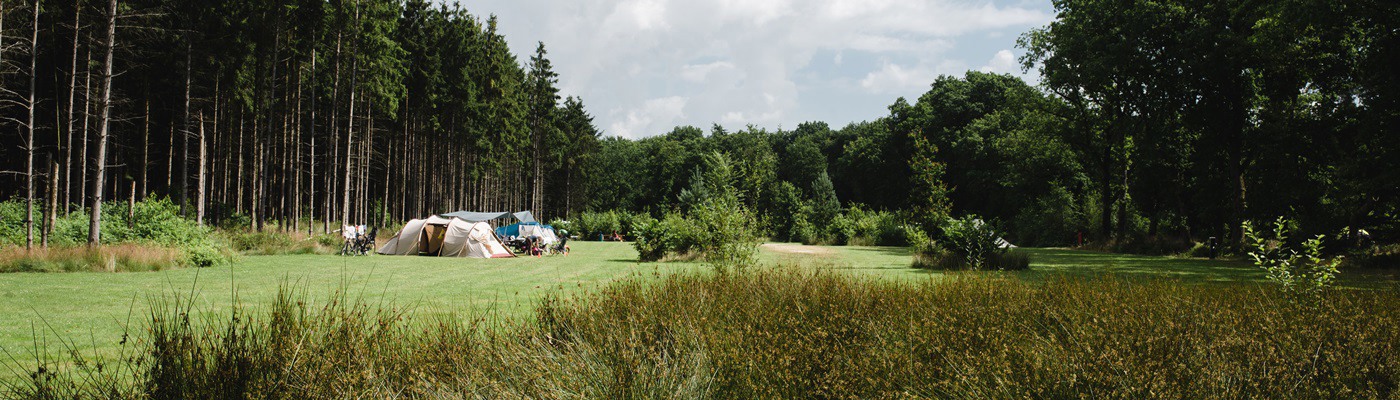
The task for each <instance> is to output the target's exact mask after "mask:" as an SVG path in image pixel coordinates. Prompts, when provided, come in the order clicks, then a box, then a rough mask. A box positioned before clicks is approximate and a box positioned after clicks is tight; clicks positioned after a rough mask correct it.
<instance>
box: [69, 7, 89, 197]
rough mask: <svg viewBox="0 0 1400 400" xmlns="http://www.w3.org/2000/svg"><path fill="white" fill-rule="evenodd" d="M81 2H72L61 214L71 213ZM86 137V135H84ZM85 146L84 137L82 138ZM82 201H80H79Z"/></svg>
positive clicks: (81, 14)
mask: <svg viewBox="0 0 1400 400" xmlns="http://www.w3.org/2000/svg"><path fill="white" fill-rule="evenodd" d="M82 20H83V1H82V0H74V1H73V66H72V68H70V69H69V70H68V71H69V74H68V147H67V148H66V149H64V158H65V161H64V162H63V163H64V166H63V213H64V214H67V213H68V212H69V211H72V209H73V208H72V207H73V199H72V193H73V145H74V144H76V143H77V142H74V141H73V128H74V127H76V125H77V121H76V120H75V118H74V116H73V115H74V114H73V112H74V104H75V103H76V101H74V100H75V99H77V97H78V38H79V37H80V36H82V26H83V25H82ZM84 134H85V135H86V133H84ZM83 141H84V145H86V141H87V139H86V136H84V139H83ZM79 201H82V199H79Z"/></svg>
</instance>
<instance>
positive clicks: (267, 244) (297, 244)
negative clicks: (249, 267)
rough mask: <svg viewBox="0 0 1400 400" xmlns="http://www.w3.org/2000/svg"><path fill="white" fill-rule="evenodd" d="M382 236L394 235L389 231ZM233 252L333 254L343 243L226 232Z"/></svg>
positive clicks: (335, 238) (320, 238) (322, 237)
mask: <svg viewBox="0 0 1400 400" xmlns="http://www.w3.org/2000/svg"><path fill="white" fill-rule="evenodd" d="M380 232H381V234H393V233H394V232H393V231H389V230H387V229H385V230H381V231H380ZM224 236H225V237H226V238H227V240H228V242H229V245H230V246H231V247H232V249H233V251H236V252H239V253H241V254H245V255H277V254H333V253H335V251H336V249H339V248H340V246H341V244H342V243H343V240H344V239H343V238H342V237H340V236H337V235H320V234H318V235H314V236H306V233H305V232H291V233H289V232H282V231H277V230H265V231H262V232H256V231H245V230H235V231H224Z"/></svg>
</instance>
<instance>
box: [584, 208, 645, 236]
mask: <svg viewBox="0 0 1400 400" xmlns="http://www.w3.org/2000/svg"><path fill="white" fill-rule="evenodd" d="M573 222H574V228H575V229H577V233H578V235H579V238H581V239H583V240H598V237H599V236H600V235H603V236H610V235H612V234H613V233H614V232H616V233H618V234H626V233H627V232H629V231H628V230H624V229H623V226H622V220H621V217H620V213H618V212H616V211H605V212H584V213H581V214H579V215H578V218H574V221H573ZM634 228H635V227H634Z"/></svg>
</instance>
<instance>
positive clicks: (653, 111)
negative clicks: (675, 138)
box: [608, 96, 686, 138]
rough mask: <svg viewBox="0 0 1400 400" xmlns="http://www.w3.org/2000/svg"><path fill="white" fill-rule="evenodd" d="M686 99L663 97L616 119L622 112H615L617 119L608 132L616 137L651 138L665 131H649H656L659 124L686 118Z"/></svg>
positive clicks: (649, 101) (648, 101) (647, 102)
mask: <svg viewBox="0 0 1400 400" xmlns="http://www.w3.org/2000/svg"><path fill="white" fill-rule="evenodd" d="M685 103H686V98H684V97H680V96H670V97H661V98H655V99H651V100H647V101H646V103H645V104H643V105H642V106H641V107H639V108H634V109H631V110H628V111H627V112H626V116H623V117H621V118H616V116H618V115H620V114H622V112H621V110H614V111H613V113H612V114H613V116H614V118H615V119H616V121H615V122H613V123H612V124H611V125H610V127H611V129H609V130H608V133H609V134H611V135H615V136H622V137H627V138H640V137H646V136H651V135H655V134H659V133H665V132H664V131H648V129H654V128H655V127H656V126H658V124H669V123H675V122H676V120H679V119H681V118H685Z"/></svg>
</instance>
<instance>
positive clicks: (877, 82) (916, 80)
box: [860, 63, 936, 93]
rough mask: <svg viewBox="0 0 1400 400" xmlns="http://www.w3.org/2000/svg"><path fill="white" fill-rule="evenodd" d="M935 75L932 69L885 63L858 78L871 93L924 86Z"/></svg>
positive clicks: (861, 84) (931, 80)
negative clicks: (862, 77) (863, 76)
mask: <svg viewBox="0 0 1400 400" xmlns="http://www.w3.org/2000/svg"><path fill="white" fill-rule="evenodd" d="M935 77H936V75H934V72H933V71H932V70H928V69H923V68H918V67H914V68H905V67H901V66H899V65H898V64H890V63H885V65H884V66H882V67H880V69H879V70H877V71H872V72H870V73H869V74H866V75H865V79H861V80H860V87H862V88H865V90H867V91H870V92H872V93H888V92H899V91H907V90H908V89H910V88H911V87H923V86H926V85H928V84H929V83H931V82H933V79H934V78H935Z"/></svg>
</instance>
